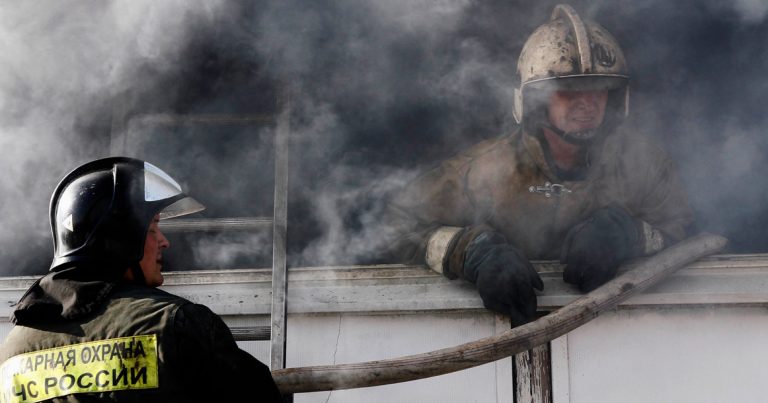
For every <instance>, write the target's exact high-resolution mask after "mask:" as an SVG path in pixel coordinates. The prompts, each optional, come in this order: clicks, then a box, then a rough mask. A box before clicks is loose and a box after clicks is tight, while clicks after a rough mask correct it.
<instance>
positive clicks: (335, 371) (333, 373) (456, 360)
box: [272, 234, 727, 394]
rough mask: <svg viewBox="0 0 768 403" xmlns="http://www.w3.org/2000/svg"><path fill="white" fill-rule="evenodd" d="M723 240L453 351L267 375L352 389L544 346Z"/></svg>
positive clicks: (675, 253)
mask: <svg viewBox="0 0 768 403" xmlns="http://www.w3.org/2000/svg"><path fill="white" fill-rule="evenodd" d="M726 242H727V240H726V239H725V238H723V237H720V236H717V235H712V234H699V235H697V236H695V237H692V238H689V239H687V240H685V241H683V242H680V243H678V244H676V245H673V246H671V247H669V248H667V249H665V250H663V251H661V252H659V253H658V254H656V255H653V256H650V257H647V258H644V259H641V260H637V261H634V262H631V263H629V264H628V265H627V267H624V268H622V271H623V270H627V271H626V272H624V273H623V274H621V275H619V276H617V277H616V278H614V279H613V280H611V281H609V282H607V283H605V284H604V285H603V286H601V287H599V288H597V289H595V290H594V291H592V292H590V293H588V294H585V295H584V296H582V297H580V298H578V299H577V300H575V301H573V302H571V303H570V304H568V305H566V306H564V307H562V308H560V309H558V310H556V311H554V312H552V313H550V314H549V315H546V316H543V317H541V318H539V319H538V320H536V321H534V322H531V323H527V324H525V325H522V326H518V327H516V328H513V329H510V330H507V331H505V332H502V333H499V334H497V335H494V336H491V337H486V338H483V339H480V340H477V341H474V342H470V343H465V344H461V345H458V346H455V347H450V348H444V349H440V350H435V351H430V352H427V353H423V354H416V355H410V356H406V357H399V358H393V359H386V360H379V361H369V362H360V363H353V364H338V365H320V366H310V367H298V368H285V369H279V370H275V371H273V372H272V375H273V377H274V379H275V382H276V383H277V386H278V387H279V388H280V391H281V392H282V393H283V394H289V393H304V392H316V391H324V390H339V389H353V388H362V387H370V386H378V385H386V384H391V383H399V382H406V381H413V380H417V379H423V378H429V377H432V376H437V375H443V374H447V373H450V372H455V371H460V370H462V369H467V368H471V367H475V366H478V365H482V364H486V363H489V362H492V361H496V360H499V359H502V358H505V357H508V356H511V355H514V354H518V353H521V352H524V351H527V350H530V349H531V348H533V347H536V346H538V345H541V344H544V343H547V342H549V341H551V340H553V339H555V338H557V337H560V336H562V335H564V334H566V333H568V332H570V331H571V330H574V329H576V328H577V327H579V326H581V325H583V324H585V323H587V322H589V321H591V320H592V319H594V318H596V317H597V316H598V315H599V314H600V313H602V312H604V311H607V310H611V309H613V308H614V307H616V305H618V304H619V303H620V302H622V301H624V300H625V299H627V298H629V297H630V296H632V295H634V294H637V293H639V292H641V291H643V290H645V289H646V288H648V287H650V286H652V285H653V284H656V283H657V282H658V281H660V280H661V279H663V278H665V277H666V276H668V275H670V274H672V273H673V272H675V271H676V270H677V269H679V268H681V267H683V266H686V265H688V264H690V263H692V262H694V261H696V260H698V259H700V258H702V257H705V256H708V255H711V254H714V253H717V252H718V251H720V250H722V249H723V247H725V244H726Z"/></svg>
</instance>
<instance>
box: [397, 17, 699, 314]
mask: <svg viewBox="0 0 768 403" xmlns="http://www.w3.org/2000/svg"><path fill="white" fill-rule="evenodd" d="M517 79H518V84H517V88H515V91H514V97H515V98H514V116H515V118H516V120H517V121H518V123H519V126H518V129H517V130H516V131H515V132H513V133H512V134H509V135H505V136H502V137H499V138H495V139H490V140H486V141H484V142H481V143H479V144H477V145H475V146H474V147H472V148H471V149H469V150H468V151H466V152H464V153H461V154H459V155H457V156H455V157H453V158H451V159H449V160H447V161H445V162H444V163H443V164H442V165H441V166H439V167H437V168H436V169H434V170H432V171H429V172H427V173H425V174H424V175H422V176H420V177H419V178H417V179H416V180H415V181H413V182H412V183H411V184H409V185H408V186H407V187H406V189H405V190H404V191H403V192H402V193H401V194H399V195H397V196H396V197H395V198H394V199H393V201H392V202H391V203H390V206H389V212H388V221H389V222H390V223H392V224H393V225H394V228H395V232H397V233H398V234H400V238H399V240H398V241H397V245H398V246H397V247H396V248H398V249H400V250H402V248H403V247H407V248H406V250H408V251H410V252H409V254H410V255H411V256H415V257H416V259H423V260H424V261H426V263H427V264H428V265H429V267H431V268H432V269H433V270H435V271H437V272H439V273H442V274H444V275H445V276H446V277H448V278H451V279H454V278H460V279H464V280H467V281H469V282H472V283H474V284H475V285H476V286H477V289H478V291H479V294H480V296H481V298H482V300H483V303H484V305H485V306H486V307H487V308H488V309H491V310H494V311H497V312H501V313H504V314H507V315H510V317H511V320H512V322H513V323H514V324H516V325H519V324H522V323H525V322H528V321H530V320H532V319H535V317H536V293H535V291H534V290H540V291H541V290H542V288H543V283H542V281H541V278H540V277H539V275H538V274H537V273H536V271H535V270H534V268H533V266H532V265H531V263H530V260H538V259H560V261H561V262H562V263H564V264H565V269H564V272H563V279H564V280H565V281H566V282H568V283H571V284H574V285H575V286H577V287H578V288H580V289H581V290H582V291H585V292H586V291H590V290H592V289H594V288H596V287H598V286H599V285H601V284H603V283H604V282H606V281H607V280H609V279H611V278H612V277H614V275H615V274H616V271H617V268H618V267H619V265H621V264H622V263H623V262H625V261H627V260H628V259H631V258H634V257H639V256H645V255H649V254H653V253H656V252H658V251H659V250H661V249H662V248H664V247H665V246H668V245H670V244H672V243H674V242H677V241H679V240H681V239H682V238H684V237H685V236H686V234H687V231H688V227H689V225H690V224H691V223H692V212H691V210H690V208H689V204H688V201H687V196H686V194H685V193H684V191H683V188H682V186H681V185H680V182H679V181H678V177H677V174H676V168H675V165H674V163H673V162H672V161H671V160H670V158H669V157H668V156H667V155H665V154H664V153H663V152H662V150H660V149H659V148H658V147H657V146H655V145H653V144H652V143H651V142H650V141H649V140H648V139H646V138H644V137H643V136H642V135H641V134H640V133H637V132H635V131H633V130H631V129H629V128H627V127H623V126H622V121H623V120H624V118H625V117H626V115H627V113H628V110H629V104H628V100H629V85H628V74H627V64H626V61H625V58H624V54H623V53H622V50H621V48H620V47H619V44H618V43H617V41H616V40H615V39H614V38H613V36H612V35H611V34H610V33H609V32H608V31H606V30H605V29H604V28H603V27H601V26H600V25H598V24H596V23H594V22H591V21H583V20H582V19H581V18H580V17H579V15H578V14H577V13H576V12H575V11H574V10H573V8H571V7H570V6H567V5H558V6H556V7H555V9H554V11H553V13H552V15H551V19H550V21H549V22H547V23H545V24H543V25H541V26H540V27H538V28H537V29H536V30H535V31H534V32H533V34H531V36H530V37H529V38H528V40H527V41H526V43H525V44H524V46H523V49H522V52H521V54H520V58H519V60H518V66H517ZM403 244H405V245H403Z"/></svg>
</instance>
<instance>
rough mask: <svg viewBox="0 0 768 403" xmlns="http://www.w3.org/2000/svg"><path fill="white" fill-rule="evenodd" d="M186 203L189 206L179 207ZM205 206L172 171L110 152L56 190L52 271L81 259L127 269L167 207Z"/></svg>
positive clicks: (71, 175)
mask: <svg viewBox="0 0 768 403" xmlns="http://www.w3.org/2000/svg"><path fill="white" fill-rule="evenodd" d="M180 205H183V206H184V207H185V211H180V210H178V209H175V207H178V206H180ZM203 208H204V207H203V206H202V205H201V204H199V203H197V202H195V201H194V200H193V199H191V198H189V197H187V196H186V195H185V194H184V193H183V192H182V190H181V186H180V185H179V184H178V183H177V182H176V181H175V180H173V178H171V177H170V176H168V174H166V173H165V172H163V171H162V170H160V169H159V168H157V167H155V166H154V165H152V164H149V163H147V162H145V161H142V160H138V159H134V158H128V157H110V158H104V159H99V160H96V161H91V162H89V163H86V164H84V165H82V166H80V167H78V168H75V169H74V170H73V171H72V172H70V173H69V174H67V175H66V176H65V177H64V178H63V179H62V180H61V181H60V182H59V184H58V185H57V186H56V189H55V190H54V192H53V195H52V196H51V203H50V208H49V212H50V220H51V231H52V232H53V243H54V258H53V262H52V263H51V271H56V270H58V269H61V268H65V267H68V266H71V265H74V264H77V263H80V262H98V263H108V264H107V266H108V267H116V268H122V269H123V270H124V269H125V268H127V267H129V266H130V265H132V264H135V263H137V262H139V261H140V260H141V258H142V257H143V255H144V240H145V238H146V235H147V230H148V229H149V224H150V221H151V220H152V218H153V217H154V216H155V215H156V214H161V218H164V217H163V212H164V210H173V213H172V215H174V216H178V215H183V214H190V213H193V212H196V211H200V210H202V209H203Z"/></svg>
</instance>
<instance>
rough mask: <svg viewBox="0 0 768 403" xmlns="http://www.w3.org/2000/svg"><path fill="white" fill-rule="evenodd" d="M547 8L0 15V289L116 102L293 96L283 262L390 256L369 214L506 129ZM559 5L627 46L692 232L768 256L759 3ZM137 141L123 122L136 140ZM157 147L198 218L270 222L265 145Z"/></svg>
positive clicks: (105, 137) (169, 137) (333, 4)
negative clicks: (522, 60) (521, 62)
mask: <svg viewBox="0 0 768 403" xmlns="http://www.w3.org/2000/svg"><path fill="white" fill-rule="evenodd" d="M557 2H558V1H540V2H524V1H501V0H496V1H485V2H474V1H469V0H420V1H406V0H401V1H386V2H380V1H367V2H361V1H351V0H347V1H344V0H337V1H325V2H309V1H298V0H286V1H270V0H264V1H256V2H249V1H242V2H240V1H237V2H235V1H230V2H210V1H174V2H160V3H158V2H149V1H128V0H126V1H113V2H109V3H103V2H87V3H84V2H24V3H19V4H14V5H13V6H8V5H6V6H4V7H3V8H2V11H1V12H2V15H1V18H2V19H0V30H2V34H3V35H2V37H3V38H4V42H3V45H4V50H5V52H4V53H3V55H2V56H0V57H2V64H0V94H1V96H0V106H2V108H0V128H1V129H2V132H0V146H2V147H3V149H4V150H8V151H7V152H6V156H5V157H4V158H3V159H2V162H0V164H2V166H1V168H3V172H4V173H5V175H3V176H2V178H1V179H0V191H2V201H0V213H2V216H3V217H4V218H3V222H4V224H5V225H4V226H3V228H2V230H0V248H2V250H3V251H4V252H3V256H4V257H5V258H6V264H7V266H6V267H4V268H3V269H2V270H3V273H4V274H13V273H20V272H40V271H41V268H42V270H44V268H45V266H46V265H47V261H48V260H49V258H50V255H49V254H50V250H49V249H50V246H49V245H50V244H49V242H50V236H49V235H48V228H47V220H46V219H45V217H46V214H47V206H46V205H47V200H48V197H49V195H50V192H51V191H52V189H53V187H54V185H55V183H56V180H58V178H60V177H61V176H62V175H63V174H64V173H65V172H66V171H67V170H69V169H71V168H73V167H74V166H76V165H77V164H79V163H82V162H84V161H86V160H89V159H92V158H96V157H100V156H104V155H106V154H107V153H108V149H109V132H110V130H111V127H112V125H111V120H112V116H110V115H111V113H112V108H111V107H110V104H111V103H113V102H114V100H115V98H116V97H118V95H120V94H126V93H130V94H132V95H131V97H133V98H130V103H129V104H130V105H131V106H132V107H133V106H136V105H139V106H141V105H144V106H146V105H148V104H151V105H153V107H155V106H157V107H156V108H155V109H157V110H162V111H171V112H174V111H175V112H178V113H212V112H217V113H222V112H228V113H232V114H234V113H240V112H242V111H246V110H251V109H253V105H254V104H259V103H264V104H269V103H270V102H273V101H274V98H276V95H275V91H271V90H265V91H264V92H263V94H262V93H260V91H261V90H259V89H256V90H254V89H252V88H251V87H248V88H244V87H243V88H240V87H238V85H237V82H238V80H240V81H248V80H250V77H255V76H258V77H259V79H260V80H263V81H267V82H269V83H271V84H272V86H271V88H272V89H274V88H281V87H282V88H289V89H290V90H291V93H292V94H293V97H292V100H291V105H292V107H293V119H292V123H291V124H292V127H291V130H292V148H291V157H290V160H291V176H290V181H289V184H290V189H289V196H290V203H291V204H290V209H289V242H290V245H289V246H290V253H291V256H292V257H291V259H292V264H313V265H315V264H334V263H338V264H343V263H351V262H358V261H365V260H366V258H367V257H368V256H369V255H370V254H371V253H370V252H369V251H371V250H377V249H379V248H381V247H382V244H383V243H386V242H387V241H386V239H387V238H386V236H384V235H386V234H382V233H380V232H379V231H380V228H378V225H377V224H378V223H377V222H376V217H377V215H378V214H379V212H380V211H381V209H382V207H383V204H382V203H383V201H384V200H385V199H386V197H387V196H388V195H389V194H390V193H391V192H393V191H395V190H396V189H397V188H398V187H399V186H401V185H402V184H404V183H406V182H407V181H408V180H409V179H411V178H412V177H413V176H415V175H417V174H418V173H419V172H423V171H424V170H426V169H428V168H429V167H431V166H434V165H435V164H437V163H438V162H439V161H440V160H442V159H444V158H446V157H448V156H450V155H452V154H455V153H457V152H460V151H461V150H462V149H464V148H466V147H467V146H469V145H470V144H473V143H475V142H477V141H480V140H483V139H486V138H490V137H495V136H498V135H502V134H505V133H508V132H510V131H511V130H514V127H515V124H514V120H513V119H512V116H511V110H512V89H513V87H514V78H515V77H514V75H515V66H516V62H517V57H518V55H519V52H520V49H521V47H522V45H523V43H524V42H525V40H526V38H527V37H528V35H529V34H530V33H531V32H532V31H533V29H535V27H536V26H538V25H540V24H542V23H543V22H545V21H546V20H547V18H548V17H549V14H550V12H551V10H552V8H553V6H554V5H555V4H556V3H557ZM571 4H572V5H573V6H574V7H575V8H576V10H577V11H579V12H580V13H581V15H582V17H584V18H586V19H593V20H595V21H597V22H599V23H600V24H601V25H603V26H604V27H606V29H608V31H610V32H611V33H613V34H614V36H616V37H617V39H618V41H619V42H620V43H621V44H622V46H623V48H624V51H625V54H626V56H627V59H628V62H629V65H630V69H631V88H632V98H631V113H632V115H631V118H630V120H629V122H628V124H631V125H632V126H633V127H635V128H636V129H637V131H638V133H643V134H642V135H646V136H650V137H653V138H655V139H656V140H658V141H659V142H660V143H662V145H663V146H664V147H665V148H666V149H667V151H668V152H669V153H670V154H671V155H672V156H673V157H674V158H675V159H676V160H677V161H678V166H679V168H680V173H681V176H682V179H683V181H684V183H685V186H686V188H687V189H688V191H689V193H690V196H691V203H692V205H693V206H694V208H695V210H696V213H697V216H698V219H699V225H700V227H701V228H702V229H708V230H711V231H713V232H719V233H724V234H725V235H727V236H729V237H731V238H732V244H731V245H732V246H731V247H732V251H736V252H739V251H753V252H756V251H766V250H768V236H766V235H768V230H766V229H765V228H768V211H766V209H765V208H764V207H763V206H762V203H763V202H762V200H765V195H766V193H768V192H767V191H766V184H765V179H764V175H763V174H762V172H763V171H765V170H766V168H768V166H766V165H768V161H766V158H765V157H764V155H765V150H767V149H768V142H767V141H766V140H763V139H764V138H765V136H764V134H763V132H764V128H765V127H766V119H768V118H767V117H766V114H765V113H764V112H763V110H762V109H763V108H764V105H766V104H767V103H768V80H766V79H765V78H764V72H765V71H766V67H768V47H767V46H765V45H764V44H763V42H764V41H763V38H765V37H768V23H767V20H768V6H767V5H766V3H765V2H764V1H762V0H738V1H734V2H720V1H716V0H704V1H695V0H683V1H677V2H668V1H663V0H644V1H630V0H620V1H608V0H604V1H586V0H577V1H573V2H571ZM169 77H171V78H173V79H172V80H170V79H169ZM233 83H234V84H233ZM241 87H242V86H241ZM277 92H279V91H277ZM116 94H117V95H116ZM120 96H122V95H120ZM141 127H142V126H141V124H139V122H138V121H131V122H129V125H128V132H129V133H133V131H140V130H144V129H141ZM153 130H157V131H156V132H152V133H154V134H153V135H152V136H150V137H149V139H150V142H148V143H147V142H146V141H138V140H136V139H137V138H138V137H137V136H134V135H130V136H128V137H127V138H128V139H129V140H130V141H131V142H132V143H131V144H133V145H134V146H136V147H139V146H140V147H143V148H142V150H144V151H141V152H138V151H137V152H136V156H140V157H146V158H147V159H150V160H151V161H152V162H156V163H157V165H158V166H160V167H161V168H163V169H166V170H168V172H170V173H171V174H172V175H174V176H175V177H177V178H179V179H181V180H182V182H184V183H183V184H184V185H185V187H186V188H188V189H189V190H190V192H191V193H192V194H193V195H195V196H196V197H198V198H201V199H203V200H202V201H203V202H204V203H206V204H207V205H209V207H210V208H209V211H208V212H207V213H206V214H210V216H212V217H215V216H227V215H230V216H237V215H269V214H270V213H271V212H270V210H271V187H270V186H271V175H272V174H273V172H272V171H271V166H270V164H271V154H270V150H271V148H270V147H271V140H270V138H271V137H272V136H273V135H274V132H272V131H271V130H270V129H258V132H257V134H256V135H255V136H251V137H250V138H248V139H246V136H247V135H248V133H251V132H253V130H255V129H252V128H246V127H234V126H233V127H229V128H224V129H215V130H214V129H211V128H206V127H203V128H198V129H195V131H198V132H200V133H198V135H196V136H192V135H191V134H189V133H187V132H184V131H183V130H182V129H179V128H170V127H166V128H160V129H153ZM185 130H186V129H185ZM150 157H151V158H150ZM257 162H260V163H262V165H258V164H257ZM265 167H266V168H265ZM206 242H207V241H200V240H198V241H193V242H192V244H194V247H193V249H195V250H197V255H198V256H199V259H198V260H201V261H204V262H205V265H210V266H215V267H228V262H231V261H232V259H233V258H232V256H233V255H234V256H239V255H242V254H244V253H246V252H245V251H247V248H248V247H249V246H247V245H251V246H250V247H255V248H256V249H259V250H269V247H268V246H267V247H264V245H263V243H265V242H267V241H266V240H265V239H264V238H263V237H262V236H255V237H250V238H245V239H241V240H233V239H230V238H222V239H220V240H219V241H215V240H214V241H212V243H210V244H209V243H206ZM223 244H228V246H227V245H224V246H223V247H222V248H224V249H222V248H219V249H216V248H217V246H216V245H223ZM254 245H255V246H254ZM226 248H228V249H227V250H230V251H231V252H232V253H224V252H225V249H226ZM190 253H192V252H190ZM46 254H48V255H46Z"/></svg>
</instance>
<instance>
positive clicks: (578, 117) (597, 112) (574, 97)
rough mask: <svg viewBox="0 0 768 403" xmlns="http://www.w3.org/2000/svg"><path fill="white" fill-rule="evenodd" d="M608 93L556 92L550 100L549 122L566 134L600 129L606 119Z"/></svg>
mask: <svg viewBox="0 0 768 403" xmlns="http://www.w3.org/2000/svg"><path fill="white" fill-rule="evenodd" d="M607 101H608V91H563V90H561V91H555V92H553V93H552V95H551V96H550V98H549V106H548V108H547V113H548V117H549V122H550V123H551V124H552V125H553V126H555V127H556V128H558V129H560V130H562V131H563V132H565V133H576V132H581V131H585V130H591V129H596V128H598V127H599V126H600V125H601V124H602V123H603V118H604V117H605V104H606V102H607Z"/></svg>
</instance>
